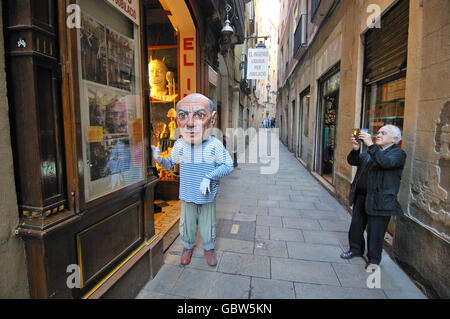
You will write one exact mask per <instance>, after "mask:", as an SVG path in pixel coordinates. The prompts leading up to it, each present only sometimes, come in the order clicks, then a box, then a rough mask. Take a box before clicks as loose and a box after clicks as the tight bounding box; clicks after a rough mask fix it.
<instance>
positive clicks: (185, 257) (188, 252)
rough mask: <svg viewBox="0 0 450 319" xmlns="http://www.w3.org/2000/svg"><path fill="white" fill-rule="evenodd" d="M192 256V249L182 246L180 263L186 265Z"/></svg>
mask: <svg viewBox="0 0 450 319" xmlns="http://www.w3.org/2000/svg"><path fill="white" fill-rule="evenodd" d="M191 257H192V249H186V248H183V252H182V253H181V260H180V264H182V265H188V264H189V263H190V262H191Z"/></svg>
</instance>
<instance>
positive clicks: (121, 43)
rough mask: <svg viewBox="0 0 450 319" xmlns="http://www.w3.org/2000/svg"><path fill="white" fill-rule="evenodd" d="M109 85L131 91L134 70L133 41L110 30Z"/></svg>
mask: <svg viewBox="0 0 450 319" xmlns="http://www.w3.org/2000/svg"><path fill="white" fill-rule="evenodd" d="M107 35H108V83H109V85H110V86H113V87H116V88H119V89H122V90H126V91H131V83H132V80H133V79H132V76H133V68H134V43H133V40H132V39H128V38H127V37H125V36H123V35H121V34H119V33H117V32H115V31H112V30H109V29H108V32H107Z"/></svg>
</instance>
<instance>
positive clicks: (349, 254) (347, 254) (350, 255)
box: [341, 250, 361, 259]
mask: <svg viewBox="0 0 450 319" xmlns="http://www.w3.org/2000/svg"><path fill="white" fill-rule="evenodd" d="M353 257H361V255H359V254H355V253H354V252H352V251H350V250H349V251H346V252H343V253H342V254H341V258H342V259H352V258H353Z"/></svg>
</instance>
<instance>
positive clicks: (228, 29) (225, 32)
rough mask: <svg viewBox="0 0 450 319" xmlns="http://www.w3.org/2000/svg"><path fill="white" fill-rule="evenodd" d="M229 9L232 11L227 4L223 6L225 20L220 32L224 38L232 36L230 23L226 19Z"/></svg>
mask: <svg viewBox="0 0 450 319" xmlns="http://www.w3.org/2000/svg"><path fill="white" fill-rule="evenodd" d="M231 9H232V8H231V6H230V5H229V4H228V3H227V4H226V5H225V10H226V11H227V18H226V20H225V25H224V26H223V28H222V31H221V32H222V34H223V35H225V36H232V35H233V34H234V29H233V27H232V26H231V22H230V19H229V17H228V13H229V12H230V11H231Z"/></svg>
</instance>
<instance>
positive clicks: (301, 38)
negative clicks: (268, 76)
mask: <svg viewBox="0 0 450 319" xmlns="http://www.w3.org/2000/svg"><path fill="white" fill-rule="evenodd" d="M307 17H308V16H307V15H306V14H302V15H301V16H300V21H299V23H298V24H297V28H296V29H295V33H294V52H293V55H294V58H296V59H299V58H300V57H301V55H302V54H303V52H304V51H306V47H307V45H308V39H307V30H306V28H307Z"/></svg>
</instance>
